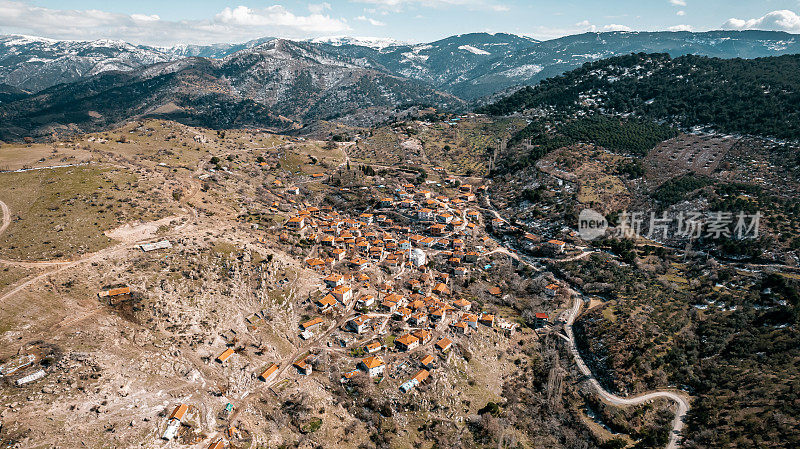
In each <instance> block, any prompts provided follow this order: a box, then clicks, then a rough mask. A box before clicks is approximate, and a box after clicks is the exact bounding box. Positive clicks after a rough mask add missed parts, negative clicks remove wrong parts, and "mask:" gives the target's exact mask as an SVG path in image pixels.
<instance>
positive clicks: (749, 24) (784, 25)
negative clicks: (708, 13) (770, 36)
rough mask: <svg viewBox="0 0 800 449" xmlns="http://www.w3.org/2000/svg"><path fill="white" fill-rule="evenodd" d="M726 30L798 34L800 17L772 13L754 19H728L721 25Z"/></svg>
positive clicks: (790, 12)
mask: <svg viewBox="0 0 800 449" xmlns="http://www.w3.org/2000/svg"><path fill="white" fill-rule="evenodd" d="M722 27H723V28H725V29H728V30H771V31H789V32H800V16H798V15H797V13H795V12H794V11H790V10H788V9H782V10H778V11H772V12H770V13H767V14H766V15H764V16H761V17H758V18H755V19H737V18H731V19H728V20H727V21H726V22H725V23H724V24H723V25H722Z"/></svg>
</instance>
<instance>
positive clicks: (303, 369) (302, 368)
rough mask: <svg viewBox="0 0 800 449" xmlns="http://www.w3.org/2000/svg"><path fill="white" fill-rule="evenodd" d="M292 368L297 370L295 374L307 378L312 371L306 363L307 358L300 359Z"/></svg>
mask: <svg viewBox="0 0 800 449" xmlns="http://www.w3.org/2000/svg"><path fill="white" fill-rule="evenodd" d="M293 366H294V367H295V368H297V372H299V373H300V374H302V375H304V376H309V375H311V373H312V372H313V371H314V368H313V367H312V366H311V364H310V363H308V356H305V357H303V358H302V359H300V360H298V361H296V362H294V363H293Z"/></svg>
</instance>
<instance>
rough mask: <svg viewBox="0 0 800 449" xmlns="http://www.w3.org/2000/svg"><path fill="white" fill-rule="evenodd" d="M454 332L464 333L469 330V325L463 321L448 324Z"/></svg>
mask: <svg viewBox="0 0 800 449" xmlns="http://www.w3.org/2000/svg"><path fill="white" fill-rule="evenodd" d="M450 327H451V328H452V329H453V332H455V333H456V334H461V335H466V334H467V333H468V332H469V325H468V324H467V323H466V322H464V321H458V322H456V323H453V324H451V325H450Z"/></svg>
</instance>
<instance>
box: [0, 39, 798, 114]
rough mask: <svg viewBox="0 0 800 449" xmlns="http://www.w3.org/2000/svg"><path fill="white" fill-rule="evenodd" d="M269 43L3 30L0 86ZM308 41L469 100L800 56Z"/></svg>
mask: <svg viewBox="0 0 800 449" xmlns="http://www.w3.org/2000/svg"><path fill="white" fill-rule="evenodd" d="M272 40H274V38H271V37H264V38H261V39H255V40H251V41H248V42H244V43H237V44H231V43H220V44H214V45H178V46H174V47H168V48H158V47H148V46H143V45H133V44H129V43H125V42H120V41H109V40H96V41H57V40H53V39H46V38H36V37H30V36H17V35H10V36H0V82H2V83H6V84H9V85H12V86H15V87H18V88H21V89H23V90H27V91H33V92H35V91H39V90H42V89H46V88H48V87H51V86H54V85H56V84H59V83H68V82H75V81H77V80H79V79H81V78H83V77H86V76H92V75H96V74H99V73H102V72H106V71H116V70H119V71H132V70H136V69H138V68H141V67H144V66H147V65H152V64H155V63H160V62H169V61H175V60H178V59H182V58H186V57H205V58H211V59H222V58H226V57H228V56H230V55H232V54H234V53H236V52H239V51H247V50H249V49H252V48H254V47H258V46H259V45H262V44H265V43H268V42H270V41H272ZM302 44H304V45H308V46H311V47H314V48H316V49H317V50H318V51H322V52H325V53H327V54H329V55H331V56H332V57H335V58H337V59H339V60H341V61H356V62H357V63H358V64H359V65H361V66H362V67H365V68H371V69H373V70H377V71H382V72H385V73H389V74H392V75H395V76H402V77H405V78H411V79H416V80H418V81H422V82H424V83H427V84H429V85H431V86H433V87H434V88H436V89H438V90H442V91H445V92H449V93H451V94H453V95H456V96H458V97H461V98H463V99H468V100H475V99H479V98H484V97H488V96H491V95H493V94H495V93H497V92H502V91H505V90H507V89H510V88H513V87H515V86H521V85H527V84H535V83H537V82H539V81H541V80H543V79H546V78H548V77H552V76H557V75H560V74H562V73H564V72H566V71H569V70H573V69H576V68H579V67H580V66H581V65H582V64H584V63H586V62H594V61H597V60H600V59H603V58H609V57H613V56H620V55H626V54H630V53H639V52H646V53H668V54H670V55H671V56H672V57H678V56H682V55H687V54H696V55H705V56H711V57H719V58H737V57H739V58H758V57H767V56H778V55H785V54H794V53H800V39H798V38H797V36H796V35H793V34H788V33H783V32H773V31H711V32H703V33H691V32H608V33H584V34H579V35H574V36H565V37H562V38H558V39H552V40H548V41H538V40H535V39H531V38H529V37H526V36H518V35H514V34H507V33H468V34H460V35H456V36H450V37H447V38H444V39H441V40H438V41H434V42H426V43H420V44H404V43H400V42H396V41H393V40H391V39H374V38H373V39H369V38H348V37H336V38H327V39H313V40H312V41H307V42H303V43H302Z"/></svg>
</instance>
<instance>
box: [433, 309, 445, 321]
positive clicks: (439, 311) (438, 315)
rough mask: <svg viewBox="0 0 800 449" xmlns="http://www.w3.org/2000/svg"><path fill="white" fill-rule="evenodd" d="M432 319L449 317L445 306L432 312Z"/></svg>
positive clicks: (440, 319)
mask: <svg viewBox="0 0 800 449" xmlns="http://www.w3.org/2000/svg"><path fill="white" fill-rule="evenodd" d="M430 317H431V321H442V320H444V319H445V318H447V310H445V309H444V308H439V309H435V310H433V311H432V312H431V315H430Z"/></svg>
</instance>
